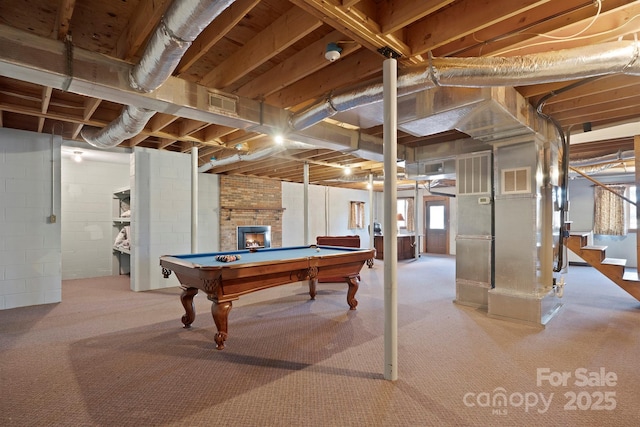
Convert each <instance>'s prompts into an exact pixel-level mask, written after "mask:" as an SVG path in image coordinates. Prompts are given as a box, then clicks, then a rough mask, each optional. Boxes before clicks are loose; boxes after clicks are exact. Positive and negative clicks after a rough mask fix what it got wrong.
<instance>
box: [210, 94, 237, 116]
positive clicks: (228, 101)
mask: <svg viewBox="0 0 640 427" xmlns="http://www.w3.org/2000/svg"><path fill="white" fill-rule="evenodd" d="M237 108H238V100H237V99H236V98H234V97H231V96H224V95H220V94H218V93H211V92H209V109H210V110H219V111H224V112H227V113H234V114H236V113H237V112H238V111H237Z"/></svg>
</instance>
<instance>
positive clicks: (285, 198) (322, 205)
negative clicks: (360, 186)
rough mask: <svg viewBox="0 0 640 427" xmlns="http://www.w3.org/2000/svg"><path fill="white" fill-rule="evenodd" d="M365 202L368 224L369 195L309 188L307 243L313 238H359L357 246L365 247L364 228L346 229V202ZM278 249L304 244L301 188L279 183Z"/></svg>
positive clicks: (367, 237)
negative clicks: (280, 228)
mask: <svg viewBox="0 0 640 427" xmlns="http://www.w3.org/2000/svg"><path fill="white" fill-rule="evenodd" d="M351 201H360V202H365V203H366V211H365V223H366V224H369V192H368V191H364V190H351V189H346V188H333V187H322V186H318V185H309V242H308V243H309V244H314V243H315V242H316V237H317V236H344V235H355V234H357V235H359V236H360V246H362V247H369V239H370V238H369V233H368V230H367V229H360V230H356V229H349V228H348V226H349V202H351ZM282 207H283V208H284V213H283V214H282V223H283V226H282V228H283V231H282V246H284V247H286V246H300V245H304V244H305V242H304V218H303V212H304V185H303V184H297V183H291V182H283V183H282Z"/></svg>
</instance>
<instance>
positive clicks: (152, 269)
mask: <svg viewBox="0 0 640 427" xmlns="http://www.w3.org/2000/svg"><path fill="white" fill-rule="evenodd" d="M130 166H131V169H130V173H131V175H132V176H131V182H132V186H131V214H132V223H131V234H132V238H133V241H132V246H131V289H132V290H134V291H146V290H151V289H161V288H166V287H173V286H179V285H180V283H179V282H178V280H177V279H176V278H175V275H171V277H170V278H169V279H164V278H163V277H162V270H161V268H160V261H159V259H160V256H162V255H178V254H185V253H190V252H191V156H190V155H189V154H184V153H175V152H170V151H161V150H153V149H148V148H140V147H136V148H134V151H133V155H132V163H131V165H130Z"/></svg>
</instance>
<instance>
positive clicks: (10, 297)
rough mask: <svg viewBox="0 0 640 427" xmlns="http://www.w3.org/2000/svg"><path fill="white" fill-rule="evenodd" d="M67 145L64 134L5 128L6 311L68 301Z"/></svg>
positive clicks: (1, 244) (0, 154)
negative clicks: (63, 153) (64, 273)
mask: <svg viewBox="0 0 640 427" xmlns="http://www.w3.org/2000/svg"><path fill="white" fill-rule="evenodd" d="M61 143H62V139H61V138H60V137H59V136H54V137H53V138H52V137H51V136H50V135H47V134H38V133H31V132H24V131H17V130H12V129H0V309H9V308H15V307H24V306H29V305H38V304H48V303H56V302H60V301H61V299H62V278H61V267H60V265H61V258H62V255H61V252H62V250H61V241H60V229H61V226H60V221H59V218H60V216H61V214H60V145H61ZM52 144H53V149H52ZM52 168H53V171H52ZM52 172H53V174H52ZM52 186H53V188H52ZM52 190H53V192H52ZM52 196H53V210H52ZM52 213H53V214H54V215H56V222H55V223H50V222H49V217H50V215H51V214H52Z"/></svg>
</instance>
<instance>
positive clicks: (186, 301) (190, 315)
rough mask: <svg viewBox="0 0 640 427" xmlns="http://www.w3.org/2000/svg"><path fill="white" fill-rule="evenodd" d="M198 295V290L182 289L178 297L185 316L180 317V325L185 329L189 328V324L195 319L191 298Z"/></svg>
mask: <svg viewBox="0 0 640 427" xmlns="http://www.w3.org/2000/svg"><path fill="white" fill-rule="evenodd" d="M197 294H198V288H189V287H183V288H182V295H180V301H181V302H182V306H183V307H184V311H185V314H184V316H182V324H183V325H184V327H185V328H189V327H191V324H192V323H193V321H194V320H195V318H196V308H195V306H194V305H193V298H194V297H195V296H196V295H197Z"/></svg>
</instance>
